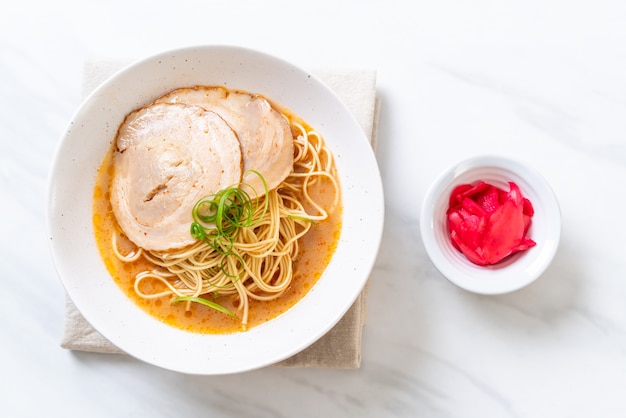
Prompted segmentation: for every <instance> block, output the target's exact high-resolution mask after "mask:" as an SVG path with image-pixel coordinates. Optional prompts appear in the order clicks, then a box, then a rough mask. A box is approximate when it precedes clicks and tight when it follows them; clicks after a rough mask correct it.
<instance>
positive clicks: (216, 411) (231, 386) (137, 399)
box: [0, 0, 626, 417]
mask: <svg viewBox="0 0 626 418" xmlns="http://www.w3.org/2000/svg"><path fill="white" fill-rule="evenodd" d="M174 4H175V5H174ZM624 22H626V3H625V2H623V1H621V0H613V1H608V0H606V1H605V0H599V1H576V0H573V1H572V0H570V1H557V0H527V1H523V2H509V1H500V2H494V1H490V0H473V1H465V0H457V1H452V0H442V1H416V2H409V1H378V2H376V1H345V2H339V1H336V0H335V1H311V2H308V3H307V4H304V3H303V2H292V1H286V0H274V1H262V2H256V1H239V2H231V1H206V2H201V1H197V2H194V1H188V0H183V1H177V2H171V1H165V0H153V1H145V0H144V1H120V0H111V1H107V2H98V3H95V2H94V4H92V3H91V2H74V1H69V0H58V1H55V2H44V1H29V0H25V1H21V2H12V3H11V6H10V8H7V5H5V7H3V11H2V13H0V80H1V82H0V92H1V96H0V140H1V141H2V151H1V152H0V202H1V204H0V237H1V238H0V243H1V250H2V251H1V254H2V255H1V256H0V271H1V273H0V275H1V280H0V300H1V303H0V318H1V319H0V335H1V337H0V375H1V378H0V405H1V406H2V412H1V413H0V414H1V415H2V416H7V417H22V416H24V417H31V416H52V417H57V416H59V417H61V416H63V417H67V416H90V417H100V416H101V417H109V416H133V417H143V416H150V417H158V416H181V417H183V416H184V417H187V416H233V417H234V416H255V417H257V416H258V417H291V416H300V417H309V416H310V417H317V416H327V417H336V416H337V417H339V416H341V417H343V416H355V417H367V416H372V417H381V416H385V417H387V416H389V417H393V416H404V417H416V416H420V417H459V416H463V417H591V416H593V417H623V416H626V256H625V255H624V249H625V245H624V238H625V237H626V222H625V221H624V210H623V207H624V205H626V193H625V192H624V191H625V190H626V24H624ZM197 43H221V44H234V45H242V46H247V47H252V48H257V49H260V50H262V51H265V52H269V53H271V54H274V55H278V56H281V57H283V58H285V59H287V60H289V61H292V62H294V63H295V64H297V65H299V66H302V67H305V68H321V67H336V68H375V69H376V70H377V71H378V88H379V96H380V99H381V104H382V110H381V120H380V126H379V138H380V144H379V159H380V167H381V171H382V175H383V181H384V186H385V190H386V208H387V214H386V227H385V233H384V237H383V243H382V248H381V251H380V255H379V258H378V261H377V263H376V266H375V269H374V272H373V275H372V281H371V287H370V293H369V295H370V297H369V306H368V321H367V325H366V327H365V330H364V341H363V362H362V367H361V368H360V369H359V370H354V371H338V370H319V369H306V370H305V369H278V368H270V369H263V370H257V371H254V372H250V373H244V374H239V375H232V376H222V377H197V376H186V375H181V374H176V373H172V372H167V371H163V370H160V369H157V368H155V367H152V366H148V365H146V364H143V363H140V362H138V361H136V360H133V359H131V358H128V357H125V356H111V355H97V354H87V353H71V352H68V351H65V350H63V349H61V348H60V347H59V341H60V338H61V333H62V321H63V303H64V291H63V289H62V286H61V284H60V281H59V280H58V279H57V277H56V274H55V271H54V269H53V266H52V262H51V260H50V257H49V253H48V248H47V242H46V239H45V237H46V232H45V223H44V199H45V187H46V177H47V173H48V170H49V167H50V163H51V159H52V155H53V151H54V149H55V146H56V144H57V143H58V141H59V138H60V136H61V135H62V133H63V131H64V129H65V126H66V124H67V123H68V121H69V119H70V117H71V116H72V113H73V112H74V111H75V109H76V108H77V107H78V105H79V103H80V95H81V81H80V80H81V66H82V63H83V62H84V61H85V60H86V59H88V58H92V57H106V58H125V59H126V58H137V57H142V56H144V55H147V54H151V53H154V52H157V51H159V50H162V49H166V48H171V47H175V46H181V45H189V44H197ZM484 152H499V153H502V154H505V155H510V156H516V157H520V158H522V159H524V160H526V161H528V162H530V163H531V164H532V165H534V166H535V167H536V168H537V169H539V170H540V171H541V172H542V173H543V175H544V176H545V177H546V178H547V179H548V181H549V182H550V183H551V184H552V186H553V188H554V191H555V192H556V194H557V196H558V198H559V201H560V204H561V209H562V216H563V233H562V241H561V246H560V249H559V251H558V253H557V256H556V258H555V260H554V262H553V264H552V265H551V267H550V268H549V269H548V270H547V272H546V273H545V274H544V276H543V277H542V278H540V279H539V280H538V281H537V282H536V283H534V284H533V285H531V286H529V287H527V288H525V289H523V290H521V291H518V292H515V293H512V294H508V295H504V296H490V297H486V296H477V295H474V294H469V293H467V292H465V291H462V290H460V289H458V288H456V287H455V286H453V285H452V284H450V283H449V282H447V281H446V280H445V279H444V278H443V277H442V276H441V275H440V274H439V273H438V272H437V271H436V270H435V269H434V267H433V266H432V264H431V263H430V261H429V259H428V258H427V256H426V254H425V251H424V248H423V246H422V243H421V240H420V233H419V229H418V213H419V210H420V207H421V201H422V199H423V197H424V193H425V191H426V189H427V187H428V186H429V184H430V183H431V181H433V180H434V178H435V177H436V176H437V175H438V174H439V172H440V171H441V170H443V169H444V168H445V167H447V166H448V165H450V164H452V163H454V162H456V161H458V160H460V159H463V158H465V157H467V156H469V155H473V154H476V153H484Z"/></svg>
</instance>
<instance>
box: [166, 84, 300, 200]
mask: <svg viewBox="0 0 626 418" xmlns="http://www.w3.org/2000/svg"><path fill="white" fill-rule="evenodd" d="M159 102H163V103H185V104H189V105H196V106H201V107H203V108H204V109H206V110H210V111H213V112H216V113H218V114H219V115H220V116H222V117H223V118H224V120H226V122H228V124H229V125H230V126H231V127H232V128H233V129H234V130H235V132H236V133H237V137H238V138H239V142H240V143H241V152H242V156H243V180H242V182H243V183H245V184H248V185H250V186H252V187H253V188H254V190H255V191H256V194H263V192H264V189H263V182H262V181H261V179H260V178H259V177H258V176H257V175H256V174H254V173H253V172H250V171H249V170H256V171H258V172H259V173H261V175H262V176H263V178H264V179H265V182H266V183H267V186H268V188H269V190H272V189H274V188H276V187H277V186H278V185H279V184H280V183H282V181H283V180H284V179H285V178H286V177H287V176H288V175H289V173H290V172H291V170H292V168H293V153H294V143H293V135H292V134H291V127H290V125H289V122H288V121H287V119H286V118H285V117H284V116H283V115H282V114H281V113H280V112H278V111H277V110H276V109H274V108H273V107H272V106H271V105H270V103H269V102H268V101H267V100H265V99H264V98H262V97H259V96H256V95H252V94H249V93H245V92H239V91H233V90H227V89H225V88H223V87H211V86H197V87H184V88H180V89H176V90H173V91H171V92H170V93H167V94H166V95H164V96H162V97H161V98H159V99H157V101H156V103H159ZM246 191H248V190H246ZM250 194H251V196H253V195H254V193H250Z"/></svg>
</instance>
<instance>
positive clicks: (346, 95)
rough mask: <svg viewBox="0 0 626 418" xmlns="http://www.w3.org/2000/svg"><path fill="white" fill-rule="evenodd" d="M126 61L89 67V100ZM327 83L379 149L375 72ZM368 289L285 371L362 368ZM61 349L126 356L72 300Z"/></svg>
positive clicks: (327, 73) (346, 74)
mask: <svg viewBox="0 0 626 418" xmlns="http://www.w3.org/2000/svg"><path fill="white" fill-rule="evenodd" d="M125 64H126V63H125V62H117V61H109V60H98V61H96V60H94V61H88V62H87V63H86V64H85V68H84V73H83V74H84V79H83V93H84V95H85V96H86V95H87V94H89V93H90V92H91V91H92V90H93V89H95V88H96V87H97V86H98V85H99V84H100V83H102V82H103V81H104V80H106V78H107V77H109V76H110V75H111V74H113V73H114V72H115V71H117V70H118V69H120V68H121V67H122V66H123V65H125ZM314 73H315V74H316V75H317V77H319V78H320V79H321V80H322V81H324V82H325V83H326V84H327V85H328V86H329V87H330V88H331V89H333V91H335V93H336V94H337V95H338V96H339V98H340V99H341V100H342V101H343V102H344V103H345V104H346V106H347V107H348V108H349V109H350V110H351V111H352V113H353V114H354V116H355V118H356V119H357V120H358V122H359V123H360V125H361V127H362V128H363V130H364V131H365V133H366V135H367V137H368V138H370V140H371V142H372V146H373V147H375V145H376V130H377V129H376V128H377V119H378V102H377V99H376V73H375V71H348V70H344V71H335V70H318V71H314ZM366 293H367V287H366V288H365V289H364V290H363V292H361V294H360V295H359V297H358V298H357V300H356V301H355V302H354V304H353V305H352V307H351V308H350V309H349V310H348V312H347V313H346V314H345V315H344V317H343V318H342V319H341V320H340V321H339V322H338V323H337V325H335V327H334V328H332V329H331V330H330V331H329V332H328V333H327V334H326V335H324V336H323V337H322V338H320V339H319V340H318V341H317V342H315V343H314V344H313V345H311V346H310V347H308V348H306V349H305V350H303V351H302V352H300V353H298V354H296V355H294V356H293V357H291V358H288V359H286V360H283V361H282V362H279V363H277V365H278V366H283V367H325V368H341V369H353V368H358V367H359V366H360V364H361V335H362V330H363V325H364V323H365V314H366ZM61 346H62V347H63V348H67V349H69V350H79V351H91V352H99V353H119V354H122V353H124V352H123V351H122V350H121V349H119V348H118V347H116V346H115V345H113V344H112V343H111V342H110V341H109V340H107V339H106V338H105V337H104V336H102V334H100V333H99V332H98V331H96V330H95V329H94V328H93V327H92V326H91V325H90V324H89V323H88V322H87V320H85V318H84V317H83V316H82V315H81V314H80V312H79V311H78V309H76V307H75V306H74V304H73V303H72V301H71V300H70V298H69V297H66V303H65V323H64V333H63V339H62V341H61Z"/></svg>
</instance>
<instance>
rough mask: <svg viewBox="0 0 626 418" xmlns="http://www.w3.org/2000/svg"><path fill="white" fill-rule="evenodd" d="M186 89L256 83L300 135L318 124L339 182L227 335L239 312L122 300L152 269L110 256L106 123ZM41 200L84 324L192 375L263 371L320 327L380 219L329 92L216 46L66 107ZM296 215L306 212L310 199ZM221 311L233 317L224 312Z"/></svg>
mask: <svg viewBox="0 0 626 418" xmlns="http://www.w3.org/2000/svg"><path fill="white" fill-rule="evenodd" d="M198 85H204V86H237V88H240V89H242V90H245V91H249V92H262V93H263V94H264V95H265V96H266V97H268V98H271V99H272V100H273V101H275V102H276V103H280V105H281V106H284V108H287V109H289V110H290V111H292V112H293V113H294V114H297V115H298V117H299V119H298V118H293V119H291V121H292V122H294V121H295V122H298V123H301V124H302V122H303V121H306V123H305V124H303V126H304V127H305V129H306V130H307V132H308V131H309V126H310V127H315V128H316V129H319V132H320V133H322V134H323V136H324V140H325V142H326V144H327V145H328V147H329V148H330V149H331V150H332V152H333V156H334V163H335V165H336V167H337V174H338V179H339V182H340V186H341V190H340V203H339V205H338V209H339V210H333V211H329V212H328V215H329V218H328V219H327V220H326V221H323V222H317V221H316V222H314V223H312V224H311V228H310V229H309V231H308V232H307V233H306V234H305V235H304V236H303V237H301V238H300V239H299V240H298V251H299V254H298V257H297V258H296V260H294V261H293V267H294V270H293V277H292V282H291V285H290V286H289V287H288V288H287V290H285V291H284V292H283V294H282V295H281V296H280V297H278V298H276V299H273V300H272V301H269V302H264V301H258V300H255V299H250V300H249V306H250V309H249V317H248V330H247V331H246V332H235V331H238V330H239V329H240V328H241V317H240V316H239V317H238V318H236V319H233V318H231V317H230V316H228V315H224V314H222V313H221V312H218V311H215V310H214V309H211V308H209V307H206V306H204V305H201V304H199V303H191V304H190V305H191V306H190V310H189V311H186V308H187V306H186V305H187V303H185V302H183V303H175V304H170V302H169V301H170V299H171V298H172V296H165V297H162V298H155V299H143V298H140V297H139V296H136V292H135V291H134V280H135V277H136V275H137V274H139V273H141V272H142V271H150V270H152V269H154V265H152V263H150V262H149V261H148V260H146V259H145V258H144V257H143V256H140V257H138V259H137V260H136V261H134V262H128V263H123V262H121V261H119V260H118V259H117V257H116V256H115V255H114V254H113V251H112V245H111V235H112V231H114V230H117V229H116V228H118V226H117V225H116V220H115V217H114V216H113V214H112V212H111V204H110V196H108V195H107V193H109V194H110V189H109V187H108V184H109V183H110V181H111V177H112V175H113V174H114V173H113V171H114V170H112V169H107V167H111V162H112V153H111V152H110V151H111V148H112V144H111V141H112V140H113V138H115V134H116V130H117V128H118V127H119V126H120V124H121V123H122V122H123V120H124V118H125V116H126V115H128V114H129V113H130V112H132V111H133V110H134V109H137V108H138V107H141V106H144V105H145V104H146V103H152V102H153V101H154V100H155V99H156V98H157V97H159V96H161V95H162V94H163V93H164V92H168V91H171V90H174V89H176V88H179V87H180V86H198ZM283 113H284V112H283ZM309 139H310V136H309ZM293 155H294V154H293V153H292V156H293ZM103 159H104V160H105V161H103ZM260 172H263V170H261V171H260ZM235 182H236V181H235ZM244 183H251V182H250V181H248V180H247V179H246V180H244ZM322 183H323V184H322ZM105 184H106V185H107V186H104V185H105ZM231 184H233V182H231V183H228V184H225V187H226V186H230V185H231ZM331 187H332V186H331V185H330V183H328V181H326V180H324V181H323V182H322V181H319V182H318V184H317V185H315V186H314V187H312V188H311V189H312V193H311V194H312V197H313V198H314V199H315V201H316V202H317V203H320V204H321V205H322V207H324V208H329V207H331V206H332V199H333V194H334V193H333V192H332V190H331ZM257 189H258V188H257ZM207 194H210V193H203V194H202V196H198V199H194V202H195V201H197V200H199V199H201V198H203V197H204V196H206V195H207ZM46 209H47V210H46V216H47V225H48V242H49V244H50V250H51V254H52V259H53V261H54V265H55V268H56V270H57V273H58V276H59V279H60V281H61V283H62V284H63V287H64V289H65V291H66V292H67V295H68V297H69V299H70V300H71V302H72V303H73V305H74V306H75V307H76V308H77V310H78V311H79V312H80V314H81V315H82V316H83V317H84V318H85V319H86V320H87V321H88V322H89V324H91V325H92V327H93V328H94V329H95V330H97V331H98V333H99V334H101V335H102V336H104V337H105V338H106V339H107V340H109V341H110V342H111V343H112V344H114V345H115V346H116V347H118V348H120V349H121V350H123V351H124V352H126V353H128V354H129V355H131V356H133V357H135V358H137V359H139V360H142V361H144V362H146V363H149V364H152V365H155V366H158V367H161V368H164V369H168V370H173V371H178V372H183V373H189V374H196V375H221V374H231V373H237V372H242V371H249V370H253V369H258V368H260V367H264V366H268V365H270V364H274V363H276V362H279V361H281V360H284V359H286V358H288V357H291V356H293V355H295V354H296V353H298V352H301V351H302V350H304V349H305V348H306V347H309V346H310V345H311V344H313V343H314V342H315V341H317V340H319V339H320V338H321V337H322V336H323V335H324V334H326V333H328V331H329V330H330V329H331V328H332V327H333V326H335V325H336V324H337V323H338V321H339V320H340V319H341V318H342V317H343V316H344V314H345V313H346V312H347V311H348V310H349V309H350V307H351V306H353V304H354V302H355V301H356V300H357V298H358V296H359V294H360V293H361V291H362V289H363V287H364V285H365V283H366V281H367V279H368V277H369V274H370V272H371V270H372V267H373V265H374V262H375V259H376V254H377V251H378V248H379V244H380V239H381V235H382V230H383V219H384V200H383V190H382V182H381V179H380V174H379V170H378V167H377V164H376V160H375V158H374V154H373V152H372V149H371V146H370V143H369V142H368V140H367V136H366V135H365V132H364V131H363V128H362V127H361V125H360V124H359V123H358V121H357V119H355V118H354V116H353V115H352V114H351V113H350V110H349V109H348V108H347V107H346V106H345V104H344V103H342V101H341V100H340V99H339V98H338V96H337V95H336V94H335V93H333V91H332V90H330V89H329V88H328V87H327V86H326V85H325V84H323V83H322V82H321V81H320V80H319V79H318V78H317V77H315V76H314V75H312V74H311V73H310V72H308V71H305V70H302V69H300V68H298V67H296V66H294V65H292V64H290V63H288V62H286V61H284V60H281V59H279V58H276V57H272V56H270V55H267V54H264V53H262V52H258V51H254V50H250V49H246V48H240V47H233V46H219V45H201V46H192V47H185V48H177V49H173V50H168V51H162V52H160V53H157V54H155V55H152V56H149V57H145V58H143V59H141V60H139V61H137V62H134V63H132V64H131V65H129V66H127V67H125V68H123V69H122V70H120V71H119V72H117V73H116V74H114V75H113V76H111V77H110V78H108V79H107V80H106V81H104V82H103V83H102V84H101V85H100V86H98V87H97V88H96V89H95V91H94V92H93V93H92V94H90V95H89V96H88V97H87V98H86V99H85V101H84V102H83V103H82V104H81V106H80V107H79V108H78V109H77V111H76V113H75V115H74V116H73V117H72V119H71V121H70V123H69V124H68V126H67V130H66V131H65V132H64V134H63V136H62V138H61V140H60V142H59V146H58V147H57V150H56V152H55V157H54V162H53V164H52V166H51V170H50V177H49V184H48V200H47V207H46ZM307 210H308V211H309V213H315V211H314V208H307ZM185 213H188V212H187V211H185ZM189 222H191V221H189ZM96 225H98V226H97V227H96ZM118 231H119V230H118ZM186 232H187V234H186V236H190V235H189V231H186ZM117 238H118V240H117V247H118V248H119V251H120V253H121V254H123V255H127V254H130V253H132V252H133V251H134V250H136V247H135V246H134V245H133V244H132V243H130V242H129V241H128V240H127V239H126V237H125V236H124V235H123V234H121V233H118V235H117ZM103 244H106V245H104V246H103ZM313 266H318V267H317V268H316V267H313ZM323 266H325V267H323ZM113 273H114V274H113ZM112 277H113V279H112ZM162 286H163V285H162V284H159V282H156V281H152V280H144V281H142V282H141V289H142V290H143V291H144V292H145V293H158V292H160V291H163V290H164V289H163V287H162ZM157 287H158V288H157ZM226 298H231V296H227V297H224V299H226ZM219 302H220V303H223V302H224V301H223V300H222V298H220V300H219ZM159 304H160V306H159ZM224 304H225V305H226V303H224ZM227 306H228V305H227ZM268 307H272V309H273V311H270V309H269V308H268ZM232 309H233V311H234V312H236V313H237V314H238V315H240V311H238V310H237V308H236V307H234V306H232ZM148 312H149V313H148ZM280 312H283V313H282V314H280ZM170 315H171V316H170ZM156 318H162V319H156ZM200 318H210V320H211V321H213V320H215V319H216V318H220V319H218V320H217V321H218V322H219V321H221V322H223V324H222V323H220V324H218V325H220V327H219V329H215V327H213V326H212V325H211V324H210V323H209V322H206V323H203V322H202V321H203V320H204V319H200ZM207 321H208V320H207ZM175 322H176V323H175ZM255 324H256V325H255ZM221 325H224V328H222V327H221ZM257 325H258V326H257ZM187 330H192V331H197V332H188V331H187Z"/></svg>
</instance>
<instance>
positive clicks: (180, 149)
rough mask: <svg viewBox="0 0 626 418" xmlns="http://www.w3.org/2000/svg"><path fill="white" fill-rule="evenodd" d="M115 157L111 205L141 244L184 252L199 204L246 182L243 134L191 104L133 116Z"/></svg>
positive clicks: (124, 125)
mask: <svg viewBox="0 0 626 418" xmlns="http://www.w3.org/2000/svg"><path fill="white" fill-rule="evenodd" d="M116 141H117V142H116V146H117V150H116V152H115V154H114V175H113V179H112V183H111V204H112V206H113V212H114V213H115V216H116V218H117V221H118V223H119V225H120V227H121V228H122V230H123V231H124V233H125V234H126V235H127V236H128V238H129V239H130V240H131V241H133V242H134V243H135V244H136V245H137V246H139V247H142V248H144V249H147V250H159V251H161V250H169V249H176V248H182V247H184V246H187V245H189V244H192V243H193V242H195V239H194V238H193V237H192V236H191V233H190V224H191V223H192V215H191V213H192V209H193V206H194V205H195V204H196V202H197V201H198V200H200V199H201V198H203V197H204V196H207V195H209V194H211V193H215V192H217V191H219V190H221V189H224V188H226V187H228V186H230V185H232V184H235V183H238V182H240V181H241V175H242V154H241V146H240V143H239V140H238V138H237V135H236V134H235V132H234V131H233V129H231V127H230V125H229V124H228V123H226V121H225V120H224V119H223V118H222V117H220V116H219V115H218V114H217V113H215V112H212V111H207V110H206V109H204V108H202V107H198V106H191V105H186V104H165V103H161V104H153V105H151V106H148V107H145V108H142V109H139V110H137V111H135V112H133V113H131V114H129V115H128V116H127V118H126V120H125V121H124V122H123V123H122V125H121V126H120V129H119V131H118V136H117V139H116Z"/></svg>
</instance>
